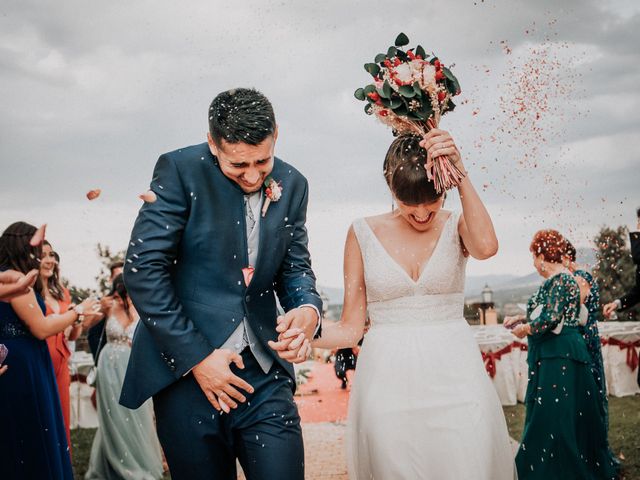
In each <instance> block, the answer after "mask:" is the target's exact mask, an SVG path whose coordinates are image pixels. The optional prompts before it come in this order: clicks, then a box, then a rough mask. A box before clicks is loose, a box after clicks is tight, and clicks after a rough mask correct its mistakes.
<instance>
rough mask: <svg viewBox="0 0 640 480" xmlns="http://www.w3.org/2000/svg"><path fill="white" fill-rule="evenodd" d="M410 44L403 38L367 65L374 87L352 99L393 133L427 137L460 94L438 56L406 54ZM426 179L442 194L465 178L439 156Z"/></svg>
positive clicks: (421, 51) (413, 51)
mask: <svg viewBox="0 0 640 480" xmlns="http://www.w3.org/2000/svg"><path fill="white" fill-rule="evenodd" d="M408 44H409V38H407V36H406V35H405V34H404V33H401V34H400V35H398V37H397V38H396V41H395V46H392V47H389V49H388V50H387V53H379V54H378V55H376V57H375V62H374V63H366V64H365V65H364V69H365V70H366V71H367V72H369V73H370V74H371V76H372V77H373V83H371V84H369V85H367V86H366V87H364V88H359V89H357V90H356V91H355V93H354V95H355V97H356V98H357V99H358V100H361V101H366V102H367V104H366V105H365V107H364V111H365V113H367V114H368V115H375V116H376V117H377V118H378V119H379V120H380V121H382V122H383V123H384V124H386V125H389V126H390V127H391V128H392V129H393V131H394V134H404V133H414V134H416V135H420V136H423V135H424V134H425V133H427V132H428V131H429V130H431V129H432V128H437V127H438V124H439V123H440V117H442V115H444V114H445V113H446V112H449V111H452V110H453V109H454V108H455V104H454V103H453V101H452V100H451V98H452V97H454V96H455V95H458V94H459V93H460V84H459V83H458V79H457V78H456V77H455V76H454V75H453V73H451V70H449V69H448V68H447V67H445V66H444V65H443V64H442V63H441V62H440V60H439V59H438V57H436V56H435V55H434V54H432V55H431V57H429V55H427V53H426V52H425V50H424V48H422V47H421V46H420V45H418V46H417V47H416V48H415V49H414V48H410V49H408V50H406V51H405V50H403V49H402V47H405V46H406V45H408ZM427 177H428V178H429V179H430V180H433V182H434V185H435V188H436V191H438V192H439V193H440V192H443V191H445V190H448V189H450V188H453V187H455V186H457V185H458V184H459V183H460V182H461V181H462V179H463V178H464V173H463V172H461V171H460V170H459V169H458V168H457V167H456V166H455V165H454V164H453V163H451V162H450V161H449V158H448V157H438V158H434V159H433V162H432V163H431V164H430V165H428V166H427Z"/></svg>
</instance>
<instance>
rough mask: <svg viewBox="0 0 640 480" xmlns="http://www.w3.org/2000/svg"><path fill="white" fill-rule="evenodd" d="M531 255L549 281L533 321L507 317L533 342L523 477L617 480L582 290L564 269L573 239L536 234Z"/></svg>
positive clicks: (519, 460)
mask: <svg viewBox="0 0 640 480" xmlns="http://www.w3.org/2000/svg"><path fill="white" fill-rule="evenodd" d="M530 250H531V252H532V254H533V263H534V266H535V268H536V270H537V271H538V273H539V274H540V275H541V276H542V277H544V278H545V279H546V280H545V282H544V283H543V284H542V286H541V287H540V288H539V289H538V291H537V292H536V293H535V294H534V295H533V296H532V297H531V298H530V299H529V303H528V305H527V316H526V322H525V323H521V324H517V323H518V320H519V319H518V318H514V317H511V318H509V317H508V318H507V319H505V326H507V327H511V328H513V333H514V335H516V336H517V337H519V338H524V337H525V336H526V337H528V343H529V353H528V357H527V361H528V364H529V383H528V386H527V393H526V397H525V404H526V409H527V413H526V418H525V424H524V431H523V434H522V441H521V443H520V448H519V449H518V454H517V456H516V465H517V468H518V478H519V479H520V480H523V479H524V480H530V479H544V480H549V479H552V478H553V479H555V478H562V479H563V480H570V479H576V480H577V479H581V480H588V479H593V480H596V479H598V480H599V479H615V478H617V476H618V471H617V465H616V463H615V462H614V460H613V458H612V457H611V455H610V452H609V449H608V444H607V430H606V424H605V419H604V414H603V412H602V410H601V408H600V395H599V390H600V387H599V385H597V384H596V381H595V379H594V376H593V374H592V372H591V364H592V360H591V356H590V355H589V352H588V350H587V346H586V344H585V341H584V338H583V337H582V334H581V331H580V328H579V319H578V315H579V312H580V288H579V286H578V284H577V282H576V280H575V278H574V277H573V275H572V274H571V272H570V271H569V270H568V269H567V268H565V266H564V265H563V256H564V255H565V252H566V250H567V245H566V240H565V239H564V238H563V237H562V235H560V233H558V232H557V231H555V230H542V231H539V232H538V233H536V234H535V236H534V238H533V241H532V243H531V247H530Z"/></svg>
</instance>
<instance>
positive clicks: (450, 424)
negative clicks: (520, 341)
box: [347, 213, 516, 480]
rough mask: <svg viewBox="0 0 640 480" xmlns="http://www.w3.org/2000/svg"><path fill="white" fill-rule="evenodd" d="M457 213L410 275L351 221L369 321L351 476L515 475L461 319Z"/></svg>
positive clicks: (350, 439) (356, 391)
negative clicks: (415, 277)
mask: <svg viewBox="0 0 640 480" xmlns="http://www.w3.org/2000/svg"><path fill="white" fill-rule="evenodd" d="M458 219H459V214H455V213H452V214H450V215H449V218H448V220H447V221H446V223H445V225H444V227H443V231H442V233H441V236H440V239H439V241H438V243H437V244H436V247H435V249H434V251H433V254H432V256H431V258H430V260H429V261H428V263H427V265H426V266H425V267H424V268H423V271H422V274H421V275H420V278H419V279H418V281H414V280H413V279H412V278H411V277H410V276H409V275H408V274H407V272H406V271H405V270H404V269H403V268H402V267H400V265H399V264H398V263H396V262H395V261H394V260H393V259H392V258H391V256H390V255H389V254H388V253H387V251H386V250H385V249H384V247H383V245H382V244H381V243H380V241H379V240H378V239H377V237H376V236H375V235H374V233H373V231H372V230H371V228H370V226H369V224H368V223H367V222H366V220H364V219H359V220H356V221H355V222H354V224H353V227H354V231H355V234H356V237H357V239H358V242H359V244H360V249H361V251H362V260H363V262H364V271H365V283H366V289H367V306H368V312H369V317H370V319H371V322H372V326H371V329H370V330H369V332H368V333H367V335H366V337H365V339H364V343H363V346H362V349H361V351H360V356H359V358H358V367H357V370H356V374H355V381H354V384H353V389H352V391H351V399H350V403H349V416H348V428H347V459H348V465H349V477H350V478H351V479H358V480H364V479H366V480H370V479H375V480H400V479H411V480H416V479H433V480H446V479H451V480H454V479H455V480H462V479H473V480H506V479H513V478H515V476H516V475H515V463H514V459H513V453H512V449H511V446H510V442H509V435H508V432H507V426H506V422H505V419H504V414H503V411H502V408H501V405H500V401H499V399H498V396H497V394H496V392H495V389H494V387H493V385H492V384H491V381H490V379H489V377H488V376H487V373H486V371H485V369H484V365H483V363H482V359H481V355H480V351H479V349H478V345H477V343H476V341H475V340H474V338H473V334H472V332H471V329H470V327H469V325H468V324H467V322H466V321H465V319H464V317H463V306H464V298H463V290H464V275H465V265H466V258H465V257H464V255H463V253H462V249H461V242H460V237H459V235H458V228H457V225H458Z"/></svg>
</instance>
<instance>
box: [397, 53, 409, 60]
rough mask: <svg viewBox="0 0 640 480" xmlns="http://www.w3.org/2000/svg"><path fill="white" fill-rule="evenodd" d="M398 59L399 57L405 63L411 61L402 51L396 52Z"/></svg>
mask: <svg viewBox="0 0 640 480" xmlns="http://www.w3.org/2000/svg"><path fill="white" fill-rule="evenodd" d="M396 57H398V58H399V59H400V60H402V61H403V62H406V61H407V60H409V57H408V56H407V54H406V53H404V52H403V51H402V50H396Z"/></svg>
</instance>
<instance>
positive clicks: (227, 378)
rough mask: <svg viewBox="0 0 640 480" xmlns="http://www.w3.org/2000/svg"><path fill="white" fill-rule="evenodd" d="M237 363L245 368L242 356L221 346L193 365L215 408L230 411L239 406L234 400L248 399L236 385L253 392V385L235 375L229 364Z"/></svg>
mask: <svg viewBox="0 0 640 480" xmlns="http://www.w3.org/2000/svg"><path fill="white" fill-rule="evenodd" d="M232 362H233V363H235V364H236V366H237V367H238V368H241V369H243V368H244V362H243V361H242V357H241V356H240V355H238V354H237V353H236V352H233V351H231V350H227V349H226V348H219V349H217V350H214V351H213V352H211V354H210V355H209V356H208V357H206V358H205V359H204V360H202V361H201V362H200V363H199V364H198V365H196V366H195V367H193V370H192V373H193V376H194V377H195V379H196V382H198V385H200V388H201V389H202V391H203V392H204V394H205V395H206V397H207V399H208V400H209V402H210V403H211V405H213V408H215V409H216V410H218V411H220V410H223V411H224V412H226V413H229V412H230V411H231V410H230V408H229V407H231V408H237V407H238V404H237V403H236V402H235V401H234V399H235V400H237V401H238V402H245V401H246V400H247V399H246V398H245V396H244V395H242V393H240V392H239V391H238V390H237V389H236V388H235V387H237V388H241V389H243V390H245V391H246V392H248V393H253V387H252V386H251V385H249V384H248V383H247V382H245V381H244V380H243V379H241V378H240V377H238V376H237V375H234V374H233V372H232V371H231V369H230V368H229V365H230V364H231V363H232Z"/></svg>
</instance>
